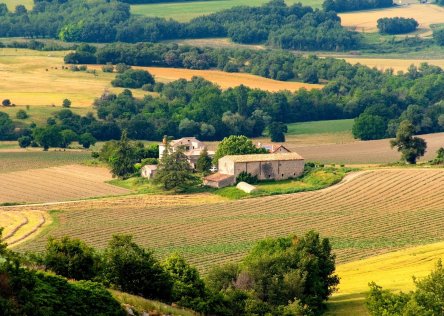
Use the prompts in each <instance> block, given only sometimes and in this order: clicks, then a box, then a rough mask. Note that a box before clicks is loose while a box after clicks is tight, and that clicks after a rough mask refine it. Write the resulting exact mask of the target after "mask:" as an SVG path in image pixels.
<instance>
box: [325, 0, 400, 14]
mask: <svg viewBox="0 0 444 316" xmlns="http://www.w3.org/2000/svg"><path fill="white" fill-rule="evenodd" d="M391 6H393V0H325V1H324V2H323V3H322V8H323V9H324V10H325V11H335V12H348V11H358V10H368V9H378V8H388V7H391Z"/></svg>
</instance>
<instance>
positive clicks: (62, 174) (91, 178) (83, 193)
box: [0, 165, 131, 203]
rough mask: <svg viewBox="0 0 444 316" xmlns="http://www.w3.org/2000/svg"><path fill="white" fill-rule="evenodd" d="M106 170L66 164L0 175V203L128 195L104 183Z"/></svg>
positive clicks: (107, 173)
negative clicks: (0, 188)
mask: <svg viewBox="0 0 444 316" xmlns="http://www.w3.org/2000/svg"><path fill="white" fill-rule="evenodd" d="M111 179H112V178H111V174H110V172H109V171H108V169H106V168H98V167H86V166H80V165H68V166H61V167H53V168H45V169H32V170H26V171H16V172H10V173H4V174H2V176H1V178H0V187H2V188H3V189H2V190H1V192H0V203H14V202H18V203H23V202H26V203H39V202H57V201H66V200H76V199H85V198H90V197H98V196H110V195H118V194H128V193H130V192H131V191H129V190H126V189H123V188H120V187H116V186H112V185H110V184H106V183H105V181H108V180H111Z"/></svg>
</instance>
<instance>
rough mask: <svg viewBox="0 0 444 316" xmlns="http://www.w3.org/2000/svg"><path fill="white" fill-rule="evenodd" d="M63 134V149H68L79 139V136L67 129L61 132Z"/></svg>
mask: <svg viewBox="0 0 444 316" xmlns="http://www.w3.org/2000/svg"><path fill="white" fill-rule="evenodd" d="M61 134H62V138H63V142H62V144H61V147H62V148H67V147H68V146H69V145H71V143H72V142H73V141H75V140H76V139H77V137H78V136H77V134H76V133H75V132H74V131H72V130H70V129H65V130H63V131H61Z"/></svg>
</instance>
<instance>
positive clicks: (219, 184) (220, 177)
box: [203, 172, 236, 189]
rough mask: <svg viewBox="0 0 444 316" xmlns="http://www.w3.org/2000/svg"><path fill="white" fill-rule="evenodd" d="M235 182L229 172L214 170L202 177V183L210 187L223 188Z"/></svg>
mask: <svg viewBox="0 0 444 316" xmlns="http://www.w3.org/2000/svg"><path fill="white" fill-rule="evenodd" d="M235 183H236V178H235V177H234V176H232V175H229V174H221V173H219V172H216V173H214V174H210V175H209V176H206V177H205V178H204V179H203V184H204V185H206V186H209V187H212V188H216V189H219V188H224V187H228V186H230V185H233V184H235Z"/></svg>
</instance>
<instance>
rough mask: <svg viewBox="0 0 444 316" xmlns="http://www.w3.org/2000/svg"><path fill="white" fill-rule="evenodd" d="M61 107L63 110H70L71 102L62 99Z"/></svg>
mask: <svg viewBox="0 0 444 316" xmlns="http://www.w3.org/2000/svg"><path fill="white" fill-rule="evenodd" d="M62 106H63V107H64V108H70V107H71V100H69V99H64V100H63V103H62Z"/></svg>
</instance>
